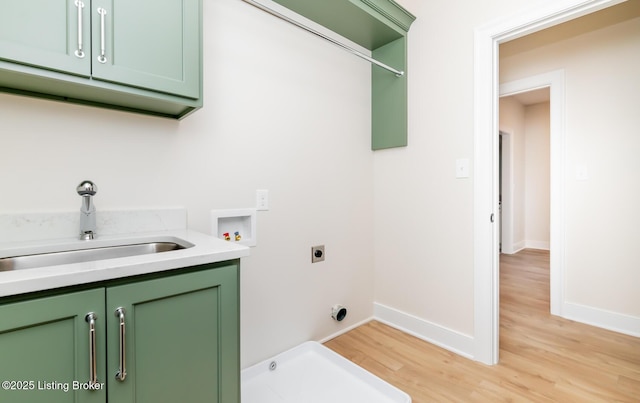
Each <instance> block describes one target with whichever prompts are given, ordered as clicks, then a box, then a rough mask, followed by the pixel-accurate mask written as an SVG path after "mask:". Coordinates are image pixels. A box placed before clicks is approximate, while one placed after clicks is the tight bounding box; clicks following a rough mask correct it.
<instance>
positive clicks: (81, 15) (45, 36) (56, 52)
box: [0, 0, 91, 76]
mask: <svg viewBox="0 0 640 403" xmlns="http://www.w3.org/2000/svg"><path fill="white" fill-rule="evenodd" d="M89 1H90V0H81V1H80V0H62V1H51V0H29V1H5V2H3V4H2V11H1V12H0V60H5V61H10V62H15V63H21V64H26V65H31V66H37V67H42V68H45V69H50V70H57V71H63V72H67V73H72V74H76V75H81V76H88V75H89V74H90V73H91V49H90V47H91V41H90V39H89V35H90V24H91V23H90V21H89V16H90V14H89V11H90V9H91V5H90V3H89Z"/></svg>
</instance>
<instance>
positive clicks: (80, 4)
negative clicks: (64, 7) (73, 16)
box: [74, 0, 84, 59]
mask: <svg viewBox="0 0 640 403" xmlns="http://www.w3.org/2000/svg"><path fill="white" fill-rule="evenodd" d="M75 4H76V7H77V8H78V49H76V51H75V52H74V53H75V55H76V57H78V58H80V59H82V58H83V57H84V50H82V9H83V8H84V3H83V2H82V1H80V0H76V1H75Z"/></svg>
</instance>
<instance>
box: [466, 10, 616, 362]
mask: <svg viewBox="0 0 640 403" xmlns="http://www.w3.org/2000/svg"><path fill="white" fill-rule="evenodd" d="M622 2H623V0H588V1H582V0H566V1H562V2H555V3H553V4H551V3H546V4H544V5H540V6H538V7H534V8H531V9H529V10H527V12H526V13H521V14H518V15H516V16H514V17H513V18H509V19H507V20H503V21H498V22H493V23H491V24H489V25H487V26H484V27H480V28H478V29H477V30H476V32H475V56H476V58H475V62H474V65H475V69H474V71H475V72H474V93H475V105H476V106H475V112H474V122H475V130H474V144H475V150H474V157H475V158H474V160H475V167H474V168H475V181H474V279H475V281H474V299H475V300H474V307H475V308H474V310H475V313H474V316H475V321H474V323H475V326H474V327H475V331H474V345H475V351H474V358H475V359H476V360H478V361H481V362H484V363H487V364H496V363H497V362H498V355H499V260H498V258H499V255H498V244H499V239H498V236H499V231H498V229H497V226H496V225H495V224H496V220H495V215H496V213H497V211H498V193H499V192H498V189H497V184H498V180H497V176H498V138H499V136H498V130H499V129H498V120H497V118H498V98H499V91H498V82H497V80H498V74H497V72H498V64H499V60H498V53H499V50H498V47H499V44H500V43H503V42H507V41H510V40H513V39H516V38H519V37H522V36H525V35H528V34H530V33H533V32H537V31H540V30H543V29H545V28H549V27H552V26H554V25H558V24H560V23H562V22H565V21H569V20H572V19H575V18H578V17H581V16H584V15H587V14H590V13H593V12H595V11H598V10H602V9H604V8H607V7H610V6H613V5H615V4H618V3H622ZM556 90H561V91H562V94H561V95H562V96H564V92H563V87H562V89H560V88H559V87H555V86H552V87H551V99H552V101H551V102H552V104H553V103H554V101H553V99H554V98H553V97H554V93H555V91H556ZM562 104H564V100H563V102H562ZM552 125H553V119H552ZM552 142H553V139H552ZM562 146H563V145H562V144H560V149H557V148H556V150H555V151H553V152H552V155H551V159H552V164H553V161H554V160H555V157H557V152H558V151H559V152H561V153H562V151H563V150H562ZM552 149H553V146H552ZM552 169H553V167H552ZM558 169H559V170H560V171H562V165H561V166H559V167H558ZM553 177H557V178H561V177H563V175H560V176H556V175H553V174H552V178H553ZM557 186H558V184H557V183H551V191H552V192H554V189H555V188H556V187H557ZM556 194H557V196H558V197H560V203H558V202H552V207H553V209H556V208H558V206H562V205H563V204H564V201H563V200H562V198H563V195H562V192H556ZM552 214H553V213H552ZM560 215H562V210H560ZM554 222H555V220H553V218H552V226H551V234H555V233H558V232H557V231H558V230H559V231H560V233H561V232H562V228H560V229H558V228H554ZM559 222H560V224H562V222H563V220H562V217H561V218H560V221H559ZM553 244H554V240H553V236H552V239H551V250H552V251H553V253H552V256H551V261H552V264H553V261H554V260H555V259H558V261H560V262H562V261H563V259H562V256H558V254H561V253H562V251H563V250H562V249H559V250H556V248H555V247H554V245H553ZM561 275H562V273H557V272H556V273H555V275H554V273H552V274H551V282H552V286H551V287H552V290H554V291H555V292H556V293H558V295H555V296H554V295H553V294H552V295H551V301H552V306H551V310H552V312H553V313H554V314H560V315H561V312H560V311H561V307H562V305H561V304H560V302H561V301H563V298H562V287H554V285H553V282H554V281H560V282H561V283H562V281H563V279H562V277H561ZM559 276H560V277H559ZM554 301H555V302H556V304H555V305H556V306H555V307H554ZM554 310H555V311H556V312H558V313H556V312H554Z"/></svg>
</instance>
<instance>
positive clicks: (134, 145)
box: [0, 0, 373, 366]
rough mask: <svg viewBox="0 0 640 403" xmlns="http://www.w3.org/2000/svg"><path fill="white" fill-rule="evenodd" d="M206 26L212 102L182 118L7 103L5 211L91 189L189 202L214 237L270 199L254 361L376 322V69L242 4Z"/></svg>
mask: <svg viewBox="0 0 640 403" xmlns="http://www.w3.org/2000/svg"><path fill="white" fill-rule="evenodd" d="M204 24H205V27H204V31H205V43H204V53H205V72H204V80H205V94H204V97H205V98H204V103H205V106H204V108H203V109H201V110H200V111H198V112H196V113H195V114H193V115H192V116H190V117H188V118H186V119H185V120H183V121H180V122H176V121H173V120H166V119H160V118H153V117H146V116H141V115H135V114H128V113H122V112H114V111H108V110H102V109H95V108H88V107H81V106H74V105H66V104H61V103H55V102H50V101H43V100H37V99H31V98H25V97H19V96H13V95H7V94H0V125H1V129H0V153H1V155H2V157H1V158H0V172H2V175H0V189H1V191H0V211H2V212H3V213H10V212H16V211H33V212H36V211H52V210H53V211H56V210H57V211H76V210H77V209H79V208H80V200H79V197H78V196H77V194H76V193H75V187H76V186H77V184H78V183H79V182H80V181H81V180H82V179H85V178H87V179H90V180H93V181H94V182H95V183H96V184H97V185H98V187H99V192H98V194H97V195H96V198H95V203H96V207H97V210H98V214H99V212H100V210H101V209H120V208H134V209H135V208H145V207H150V206H152V207H153V206H159V207H164V206H185V207H186V208H187V209H188V221H189V226H190V227H191V228H193V229H195V230H200V231H203V232H208V231H209V211H210V210H211V209H221V208H239V207H253V206H255V191H256V189H268V190H269V192H270V193H269V196H270V210H269V211H265V212H259V213H258V246H257V247H255V248H253V249H252V251H251V256H250V257H248V258H246V259H243V261H242V269H241V271H242V275H241V281H242V289H241V292H242V297H241V306H242V324H241V325H242V363H243V366H247V365H249V364H252V363H254V362H256V361H258V360H261V359H265V358H267V357H269V356H272V355H274V354H276V353H278V352H281V351H283V350H284V349H286V348H289V347H292V346H294V345H297V344H299V343H301V342H303V341H306V340H310V339H315V340H318V339H322V338H324V337H327V336H329V335H331V334H333V333H335V332H338V331H340V330H342V329H344V328H346V327H348V326H351V325H353V324H355V323H357V322H359V321H361V320H364V319H366V318H369V317H370V316H371V315H372V306H371V303H372V300H373V275H372V270H373V255H372V247H373V221H372V217H373V178H372V172H373V165H372V164H373V157H372V152H371V151H370V66H369V64H368V63H366V62H363V61H361V60H360V59H357V58H355V57H353V56H352V55H350V54H348V53H346V52H344V51H342V50H340V49H339V48H337V47H335V46H333V45H331V44H328V43H326V42H325V41H322V40H319V39H318V38H316V37H313V36H311V35H309V34H307V33H305V32H304V31H301V30H299V29H297V28H295V27H293V26H291V25H289V24H286V23H284V22H281V21H280V20H277V19H276V18H274V17H272V16H269V15H268V14H266V13H264V12H262V11H259V10H257V9H255V8H253V7H251V6H249V5H247V4H245V3H243V2H241V1H238V0H206V1H204ZM317 244H324V245H325V246H326V261H325V262H323V263H317V264H314V265H311V263H310V260H311V259H310V255H311V252H310V247H311V246H312V245H317ZM336 303H341V304H344V305H346V306H347V307H348V308H349V314H348V316H347V319H345V321H344V322H342V323H341V324H337V323H336V322H334V321H333V320H332V319H331V318H330V309H331V307H332V306H333V305H334V304H336Z"/></svg>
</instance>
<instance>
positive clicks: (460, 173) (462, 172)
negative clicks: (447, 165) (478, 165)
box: [456, 158, 469, 178]
mask: <svg viewBox="0 0 640 403" xmlns="http://www.w3.org/2000/svg"><path fill="white" fill-rule="evenodd" d="M468 177H469V158H458V159H457V160H456V178H468Z"/></svg>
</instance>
